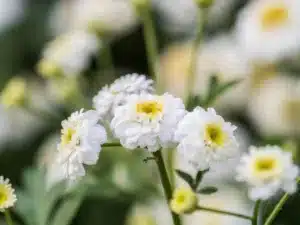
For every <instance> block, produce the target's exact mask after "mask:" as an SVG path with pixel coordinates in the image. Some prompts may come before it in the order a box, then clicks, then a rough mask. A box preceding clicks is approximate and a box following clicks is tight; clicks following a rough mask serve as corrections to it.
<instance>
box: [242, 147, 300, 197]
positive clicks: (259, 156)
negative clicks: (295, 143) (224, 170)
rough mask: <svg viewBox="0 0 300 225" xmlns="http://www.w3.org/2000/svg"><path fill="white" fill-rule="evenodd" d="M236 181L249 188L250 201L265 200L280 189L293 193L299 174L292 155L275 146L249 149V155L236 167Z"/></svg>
mask: <svg viewBox="0 0 300 225" xmlns="http://www.w3.org/2000/svg"><path fill="white" fill-rule="evenodd" d="M237 173H238V175H237V180H238V181H245V182H247V184H248V185H249V186H250V187H249V188H250V189H249V197H250V198H251V199H252V200H258V199H262V200H266V199H268V198H270V197H272V196H273V195H275V194H276V193H277V192H278V191H279V190H280V189H282V190H284V191H286V192H288V193H294V192H295V191H296V189H297V182H296V178H297V175H298V173H299V171H298V168H297V166H296V165H294V164H293V161H292V155H291V154H290V153H288V152H284V151H283V150H282V149H281V148H279V147H277V146H266V147H259V148H256V147H250V153H249V154H246V155H245V156H243V157H242V159H241V163H240V165H239V166H238V167H237Z"/></svg>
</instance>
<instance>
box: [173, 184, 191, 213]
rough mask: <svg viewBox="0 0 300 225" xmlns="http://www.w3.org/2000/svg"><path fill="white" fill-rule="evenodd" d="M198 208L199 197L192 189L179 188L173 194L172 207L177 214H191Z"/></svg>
mask: <svg viewBox="0 0 300 225" xmlns="http://www.w3.org/2000/svg"><path fill="white" fill-rule="evenodd" d="M196 206H197V196H196V194H195V193H194V192H193V191H192V190H191V189H190V188H179V189H176V190H175V191H174V193H173V198H172V200H171V202H170V207H171V209H172V211H173V212H175V213H177V214H181V213H191V212H193V211H194V210H195V208H196Z"/></svg>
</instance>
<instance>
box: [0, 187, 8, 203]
mask: <svg viewBox="0 0 300 225" xmlns="http://www.w3.org/2000/svg"><path fill="white" fill-rule="evenodd" d="M7 199H8V197H7V188H6V187H5V186H4V185H0V205H3V204H4V203H5V202H6V201H7Z"/></svg>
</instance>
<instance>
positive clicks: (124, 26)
mask: <svg viewBox="0 0 300 225" xmlns="http://www.w3.org/2000/svg"><path fill="white" fill-rule="evenodd" d="M71 17H72V20H71V21H72V24H71V27H75V28H80V29H88V30H89V31H92V32H96V33H100V34H101V33H108V34H121V33H124V32H126V31H128V30H129V29H131V28H132V27H134V26H135V25H136V24H137V17H136V15H135V12H134V9H133V7H132V6H131V2H130V1H129V0H75V1H74V5H73V8H72V12H71Z"/></svg>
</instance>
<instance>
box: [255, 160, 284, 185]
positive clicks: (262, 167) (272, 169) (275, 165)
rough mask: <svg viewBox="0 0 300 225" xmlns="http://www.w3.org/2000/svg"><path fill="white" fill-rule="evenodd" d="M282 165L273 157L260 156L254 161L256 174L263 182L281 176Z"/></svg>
mask: <svg viewBox="0 0 300 225" xmlns="http://www.w3.org/2000/svg"><path fill="white" fill-rule="evenodd" d="M280 165H281V164H280V163H279V161H278V160H277V158H275V157H272V156H260V157H258V158H257V159H256V160H255V161H254V168H253V169H254V174H255V176H256V177H259V178H260V179H263V180H269V179H272V178H275V177H277V176H279V175H280V174H281V172H282V167H281V166H280Z"/></svg>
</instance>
